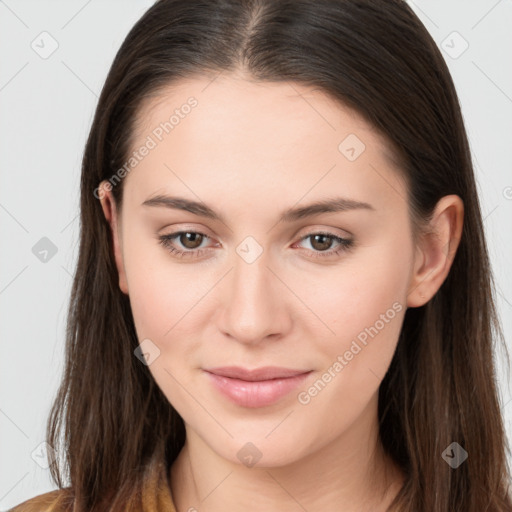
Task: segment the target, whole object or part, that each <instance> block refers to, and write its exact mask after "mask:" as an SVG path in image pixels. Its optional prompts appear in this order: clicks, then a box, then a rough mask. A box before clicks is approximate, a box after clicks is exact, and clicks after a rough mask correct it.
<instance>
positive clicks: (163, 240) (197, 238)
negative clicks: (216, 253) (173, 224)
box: [158, 231, 210, 258]
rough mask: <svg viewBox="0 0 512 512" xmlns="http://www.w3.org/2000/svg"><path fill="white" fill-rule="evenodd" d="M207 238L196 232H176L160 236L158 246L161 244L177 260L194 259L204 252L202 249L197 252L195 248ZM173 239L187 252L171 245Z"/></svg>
mask: <svg viewBox="0 0 512 512" xmlns="http://www.w3.org/2000/svg"><path fill="white" fill-rule="evenodd" d="M207 238H210V237H209V236H208V235H205V234H204V233H199V232H197V231H176V232H175V233H170V234H168V235H160V236H159V237H158V239H159V241H160V244H162V245H163V246H164V247H165V248H166V249H167V250H168V251H169V252H170V253H171V254H173V255H175V256H177V257H178V258H190V257H193V258H194V257H199V256H201V254H202V253H203V252H204V251H203V250H202V249H200V250H197V248H198V247H199V246H200V245H201V243H202V242H203V241H204V240H205V239H207ZM175 239H178V241H179V242H180V243H181V244H182V245H183V246H184V247H185V249H187V250H185V251H182V250H181V249H177V248H176V247H175V246H174V244H173V240H175Z"/></svg>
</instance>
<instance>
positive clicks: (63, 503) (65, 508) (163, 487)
mask: <svg viewBox="0 0 512 512" xmlns="http://www.w3.org/2000/svg"><path fill="white" fill-rule="evenodd" d="M69 495H70V490H69V488H66V489H57V490H55V491H50V492H47V493H45V494H40V495H39V496H35V497H34V498H30V499H29V500H27V501H24V502H23V503H20V504H19V505H16V506H15V507H14V508H11V509H10V510H9V512H72V510H73V502H72V500H70V498H69ZM130 505H131V506H130V507H129V508H127V509H126V512H176V508H175V506H174V502H173V500H172V496H171V489H170V487H169V476H168V472H167V470H166V466H165V464H164V463H163V462H158V463H156V464H154V465H153V466H152V467H151V468H150V476H149V478H148V480H147V485H146V486H145V487H144V489H143V491H142V495H139V496H134V497H133V500H131V502H130ZM123 512H124V511H123Z"/></svg>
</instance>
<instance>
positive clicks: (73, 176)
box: [0, 0, 512, 510]
mask: <svg viewBox="0 0 512 512" xmlns="http://www.w3.org/2000/svg"><path fill="white" fill-rule="evenodd" d="M409 3H410V4H411V6H412V7H413V9H414V10H415V12H416V13H417V14H418V16H419V17H420V19H421V20H422V21H423V23H424V24H425V26H426V27H427V29H428V30H429V32H430V33H431V34H432V36H433V38H434V39H435V41H436V42H437V44H438V46H439V47H440V48H442V52H443V55H444V57H445V59H446V61H447V63H448V65H449V67H450V70H451V73H452V76H453V78H454V81H455V84H456V87H457V91H458V94H459V98H460V101H461V104H462V109H463V114H464V118H465V122H466V127H467V131H468V135H469V139H470V143H471V147H472V153H473V157H474V163H475V169H476V173H477V180H478V185H479V190H480V194H481V200H482V205H483V212H484V217H485V229H486V235H487V239H488V243H489V250H490V255H491V258H492V264H493V268H494V272H495V278H496V283H497V298H498V306H499V311H500V315H501V320H502V324H503V327H504V332H505V336H506V339H507V341H508V344H509V347H510V340H511V335H512V273H511V272H510V269H509V264H510V261H511V258H510V256H511V255H512V230H511V229H510V225H511V221H512V171H511V163H512V69H511V64H510V63H511V62H512V59H511V55H512V51H511V50H512V31H510V27H511V26H512V2H511V1H510V0H499V1H497V0H473V1H467V0H464V1H463V0H457V1H453V0H451V1H447V0H435V1H431V0H428V1H427V0H416V1H414V2H413V1H411V2H409ZM151 4H152V2H151V1H149V0H136V1H135V0H132V1H131V2H127V1H126V0H125V1H122V0H108V1H107V0H102V1H100V0H89V1H86V0H72V1H70V0H66V1H64V0H60V1H57V0H56V1H49V0H45V1H42V0H33V1H28V0H4V1H2V0H0V40H1V45H0V112H1V116H0V155H1V159H0V165H1V173H0V240H1V245H0V247H1V265H0V315H1V322H0V329H1V338H0V339H1V343H2V350H1V357H0V365H1V366H0V433H1V438H0V439H1V445H0V509H1V510H5V509H8V508H9V507H12V506H14V505H15V504H18V503H20V502H21V501H23V500H25V499H28V498H29V497H32V496H35V495H37V494H41V493H43V492H46V491H50V490H52V489H53V488H55V487H54V486H53V485H52V483H51V481H50V479H49V470H48V469H45V468H44V467H41V466H40V465H38V463H37V462H36V461H39V460H41V455H44V450H41V448H38V447H39V445H40V444H41V443H42V442H43V441H44V435H45V425H46V419H47V416H48V412H49V408H50V405H51V401H52V399H53V396H54V394H55V392H56V390H57V386H58V383H59V380H60V377H61V372H62V363H63V348H64V326H65V318H66V309H67V301H68V298H69V291H70V286H71V280H72V272H73V270H74V265H75V261H76V257H77V242H78V217H77V216H78V205H79V176H80V160H81V156H82V151H83V147H84V144H85V140H86V136H87V133H88V130H89V127H90V124H91V121H92V116H93V111H94V108H95V105H96V102H97V97H98V95H99V92H100V90H101V87H102V84H103V82H104V79H105V77H106V74H107V71H108V68H109V67H110V64H111V62H112V60H113V58H114V55H115V53H116V51H117V49H118V48H119V46H120V44H121V42H122V41H123V39H124V37H125V36H126V34H127V33H128V31H129V29H130V28H131V27H132V25H133V24H134V23H135V21H136V20H137V19H138V18H139V17H140V16H141V15H142V13H143V12H144V11H145V10H146V9H147V8H148V7H149V6H150V5H151ZM44 31H46V32H48V33H49V34H50V36H47V35H41V33H42V32H44ZM454 31H455V32H457V33H458V34H453V32H454ZM53 40H55V41H56V43H57V44H58V48H57V49H56V50H55V51H54V53H52V54H51V55H50V56H46V55H43V56H44V57H47V58H42V56H40V54H41V53H44V52H48V51H50V50H51V48H52V46H51V45H52V44H55V43H53ZM464 41H466V42H467V43H465V42H464ZM466 44H468V45H469V46H468V48H467V49H466V50H465V51H464V52H463V53H461V51H462V50H463V49H464V47H465V45H466ZM31 45H33V46H34V47H35V48H36V49H37V52H39V53H37V52H36V51H35V50H34V49H33V48H32V46H31ZM459 53H460V55H459ZM43 237H47V238H49V239H50V240H51V241H52V243H53V244H54V245H55V246H56V249H57V252H56V254H55V255H53V256H52V255H51V252H50V253H49V254H48V256H47V261H46V262H42V261H40V259H38V258H37V257H36V255H35V254H34V253H33V251H32V248H33V247H34V245H35V244H36V243H38V242H39V241H40V239H41V238H43ZM475 293H478V290H475ZM497 359H498V361H499V362H500V365H499V370H500V390H501V393H500V394H501V397H502V402H503V406H504V415H505V420H506V424H507V431H508V435H509V438H510V439H512V394H511V390H510V376H509V375H507V373H505V372H504V371H503V367H502V365H501V361H502V354H497ZM32 454H34V455H32ZM38 456H39V457H38ZM469 456H471V454H470V455H469ZM32 457H34V458H32Z"/></svg>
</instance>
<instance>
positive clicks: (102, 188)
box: [98, 181, 128, 295]
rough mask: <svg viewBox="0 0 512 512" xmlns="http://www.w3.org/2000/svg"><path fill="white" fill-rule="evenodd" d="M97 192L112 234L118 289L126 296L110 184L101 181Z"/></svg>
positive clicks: (116, 220)
mask: <svg viewBox="0 0 512 512" xmlns="http://www.w3.org/2000/svg"><path fill="white" fill-rule="evenodd" d="M98 190H99V199H100V202H101V208H102V210H103V214H104V215H105V218H106V219H107V222H108V223H109V225H110V231H111V234H112V247H113V249H114V258H115V262H116V267H117V271H118V274H119V288H120V289H121V291H122V292H123V293H125V294H126V295H128V282H127V280H126V272H125V269H124V261H123V254H122V251H121V239H120V223H119V217H118V212H117V208H116V202H115V199H114V197H113V195H112V189H111V186H110V183H108V182H107V181H102V182H101V183H100V185H99V187H98Z"/></svg>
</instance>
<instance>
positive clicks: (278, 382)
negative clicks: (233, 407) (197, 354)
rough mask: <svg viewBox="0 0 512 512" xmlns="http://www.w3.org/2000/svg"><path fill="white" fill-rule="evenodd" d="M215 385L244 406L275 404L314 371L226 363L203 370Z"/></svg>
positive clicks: (225, 394)
mask: <svg viewBox="0 0 512 512" xmlns="http://www.w3.org/2000/svg"><path fill="white" fill-rule="evenodd" d="M203 371H204V372H205V373H206V374H207V375H208V377H209V378H210V382H211V383H212V384H213V386H214V387H215V388H216V389H217V390H218V391H220V392H221V393H222V394H223V395H224V396H226V397H227V398H229V399H230V400H231V401H232V402H234V403H236V404H237V405H240V406H242V407H249V408H256V407H265V406H267V405H271V404H273V403H276V402H277V401H279V400H280V399H281V398H283V397H284V396H286V395H287V394H288V393H290V392H291V391H292V390H293V389H295V388H296V387H297V386H299V385H300V384H301V383H302V382H303V381H304V379H305V378H306V377H307V376H308V375H309V374H310V373H311V371H312V370H295V369H291V368H280V367H276V366H265V367H261V368H255V369H253V370H249V369H246V368H242V367H239V366H224V367H218V368H208V369H204V370H203Z"/></svg>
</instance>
